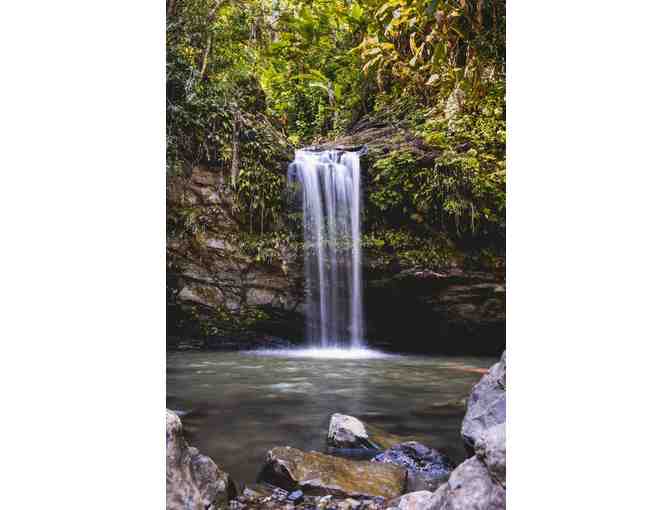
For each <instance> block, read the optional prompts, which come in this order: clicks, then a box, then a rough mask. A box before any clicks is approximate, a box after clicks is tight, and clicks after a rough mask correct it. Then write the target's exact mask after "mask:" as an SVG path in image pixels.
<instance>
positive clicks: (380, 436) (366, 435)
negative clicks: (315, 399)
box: [327, 413, 404, 450]
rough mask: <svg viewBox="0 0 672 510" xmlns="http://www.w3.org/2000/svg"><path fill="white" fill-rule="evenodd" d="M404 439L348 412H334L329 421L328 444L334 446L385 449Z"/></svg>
mask: <svg viewBox="0 0 672 510" xmlns="http://www.w3.org/2000/svg"><path fill="white" fill-rule="evenodd" d="M403 440H404V439H403V438H402V437H399V436H395V435H394V434H388V433H387V432H385V431H383V430H381V429H379V428H378V427H374V426H373V425H369V424H366V423H364V422H363V421H361V420H359V419H357V418H355V417H354V416H348V415H347V414H339V413H335V414H332V415H331V420H330V421H329V433H328V434H327V446H330V447H332V448H347V449H358V448H360V449H361V448H363V449H373V450H384V449H386V448H391V447H392V446H394V445H396V444H399V443H401V442H402V441H403Z"/></svg>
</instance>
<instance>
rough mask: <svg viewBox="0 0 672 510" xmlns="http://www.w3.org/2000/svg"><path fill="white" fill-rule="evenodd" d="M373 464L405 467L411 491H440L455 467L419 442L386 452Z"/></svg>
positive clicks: (404, 444)
mask: <svg viewBox="0 0 672 510" xmlns="http://www.w3.org/2000/svg"><path fill="white" fill-rule="evenodd" d="M372 462H384V463H388V464H394V465H397V466H401V467H404V468H406V469H407V470H408V486H407V489H408V490H410V491H421V490H429V491H434V490H436V489H438V487H439V485H441V484H442V483H444V482H445V481H447V480H448V477H449V476H450V472H451V469H452V467H453V465H452V463H451V462H450V460H449V459H448V458H447V457H446V456H445V455H443V454H442V453H441V452H439V451H438V450H435V449H433V448H429V447H427V446H425V445H423V444H422V443H418V442H417V441H407V442H405V443H401V444H398V445H395V446H393V447H392V448H389V449H387V450H385V451H384V452H383V453H381V454H379V455H377V456H375V457H374V458H373V459H372Z"/></svg>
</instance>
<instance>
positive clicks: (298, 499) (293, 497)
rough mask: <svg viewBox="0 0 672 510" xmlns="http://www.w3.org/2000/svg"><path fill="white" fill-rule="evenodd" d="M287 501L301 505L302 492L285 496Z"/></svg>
mask: <svg viewBox="0 0 672 510" xmlns="http://www.w3.org/2000/svg"><path fill="white" fill-rule="evenodd" d="M287 501H291V502H292V503H294V504H297V503H301V501H303V492H301V491H293V492H291V493H289V495H288V496H287Z"/></svg>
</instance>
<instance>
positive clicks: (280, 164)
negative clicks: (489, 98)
mask: <svg viewBox="0 0 672 510" xmlns="http://www.w3.org/2000/svg"><path fill="white" fill-rule="evenodd" d="M364 144H366V146H367V148H368V154H367V155H365V156H364V157H363V159H362V165H363V166H362V168H363V177H364V180H365V182H364V186H365V187H366V191H365V195H367V194H368V193H369V192H371V191H374V188H375V185H376V184H375V183H374V182H369V181H367V178H368V177H367V175H368V173H367V170H366V168H367V165H368V166H370V165H372V164H373V162H375V160H376V159H377V158H380V157H384V156H386V155H387V154H389V153H390V152H391V151H393V150H398V149H400V148H403V149H404V150H410V151H412V152H413V153H414V155H415V156H416V157H417V158H418V164H419V165H425V164H426V165H431V164H433V161H434V160H433V158H435V157H436V156H437V155H438V153H439V152H437V151H436V150H434V149H433V148H431V147H427V146H425V145H423V144H422V142H421V141H420V140H419V139H418V138H417V137H415V136H414V135H413V134H412V133H410V132H408V131H407V130H403V129H399V128H397V127H395V126H393V125H390V124H389V123H387V124H384V123H383V124H380V123H376V122H368V123H367V122H363V123H360V124H359V125H357V126H355V127H354V128H353V129H352V130H351V132H350V134H349V135H348V136H347V137H343V138H342V139H340V140H336V141H334V142H333V143H332V144H329V148H333V147H341V148H344V149H357V148H359V147H361V146H362V145H364ZM280 145H282V144H280ZM285 145H286V147H285V148H284V149H283V150H282V151H281V152H283V153H285V152H287V153H288V155H286V156H283V158H286V159H282V158H279V159H278V160H277V162H276V163H277V164H276V165H275V168H273V169H269V171H271V172H273V173H274V174H275V176H276V177H278V178H280V179H284V178H285V173H286V169H287V165H288V163H289V162H290V159H291V152H292V149H291V147H289V145H288V144H286V143H285ZM324 148H327V147H326V146H325V147H324ZM285 149H286V150H285ZM228 182H229V176H228V175H226V173H225V172H223V170H222V167H221V165H220V166H216V165H213V166H207V165H205V164H199V165H195V166H193V167H192V168H191V169H189V171H188V172H186V171H185V173H184V175H169V176H168V178H167V212H168V218H169V222H168V228H167V232H168V242H167V262H168V267H167V281H168V293H167V303H168V311H167V315H168V319H169V323H168V326H169V328H168V329H169V335H170V336H171V341H170V345H171V347H174V346H179V345H177V344H179V343H180V342H186V340H185V339H187V338H193V337H198V339H200V340H202V342H201V344H202V343H206V344H207V346H208V347H226V348H230V347H237V346H238V345H240V348H245V349H247V348H256V347H265V345H263V342H261V345H250V342H252V341H254V340H256V339H258V338H260V337H262V336H264V335H274V336H280V337H283V338H287V339H290V340H292V341H301V340H302V339H303V336H304V329H305V320H306V318H305V316H304V311H305V310H304V306H305V303H304V283H305V282H304V275H303V257H302V253H301V250H300V247H298V246H297V245H296V243H294V242H290V241H289V236H288V234H289V233H290V231H292V232H293V230H292V228H293V227H291V225H292V221H293V220H291V218H290V215H289V214H287V213H288V211H286V210H282V211H280V212H279V213H278V217H277V218H276V219H275V220H274V221H273V223H272V224H269V225H265V226H264V234H263V235H258V234H254V235H250V228H249V226H248V225H246V224H245V223H246V221H247V220H245V219H244V218H243V219H241V218H240V217H239V216H240V208H239V207H238V206H239V204H237V203H236V201H235V197H234V193H233V192H232V191H230V190H229V189H228V188H227V186H226V184H227V183H228ZM364 206H365V207H366V204H364ZM369 230H370V229H369V227H368V226H367V225H366V224H365V225H364V231H363V232H364V233H365V234H368V233H370V232H369ZM298 237H300V234H299V235H298ZM251 238H254V239H255V242H257V241H258V242H259V246H261V251H262V252H261V253H256V252H255V249H250V247H251V244H252V243H251V241H250V239H251ZM425 241H427V242H426V243H425V244H430V245H433V244H434V240H425ZM423 242H424V241H423ZM373 244H375V243H373ZM373 244H369V243H366V242H364V243H363V246H362V249H363V250H364V256H363V260H364V261H365V266H364V267H363V279H364V282H363V283H364V293H365V300H364V306H365V309H364V316H365V320H366V330H367V336H368V340H369V341H370V343H371V344H372V345H373V346H377V347H383V348H388V347H389V348H392V349H393V350H400V351H401V350H419V351H424V352H434V351H443V352H446V353H451V354H457V353H470V354H494V353H498V352H500V351H501V350H502V349H503V347H504V338H505V287H504V285H503V283H504V280H503V278H504V277H503V274H501V273H502V272H501V271H499V272H497V271H496V270H495V269H493V270H487V271H486V270H480V271H475V270H472V269H469V267H471V266H469V265H467V264H465V263H464V260H465V254H464V253H462V252H460V250H458V249H457V248H454V251H455V257H454V258H451V260H452V262H450V263H446V264H444V265H445V267H442V268H441V269H440V270H432V271H429V270H426V269H425V268H421V267H416V264H415V263H412V264H410V263H407V261H406V257H404V256H401V255H399V254H397V253H395V250H393V249H391V248H390V246H387V245H385V246H383V247H379V248H376V247H375V246H373ZM423 246H424V245H423ZM423 246H418V247H417V249H415V248H414V250H415V251H416V252H423V251H424V247H423ZM409 264H410V265H409ZM434 269H436V268H434ZM237 314H246V315H245V316H244V317H242V319H241V323H242V324H244V327H236V328H230V327H229V324H230V322H231V317H234V316H236V315H237ZM411 315H412V316H413V317H415V319H416V320H414V321H409V320H407V317H408V316H411ZM185 324H186V325H185ZM409 338H414V339H415V341H413V342H410V341H409ZM195 343H196V342H195ZM198 346H200V345H198Z"/></svg>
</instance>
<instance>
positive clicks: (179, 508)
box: [166, 410, 236, 510]
mask: <svg viewBox="0 0 672 510" xmlns="http://www.w3.org/2000/svg"><path fill="white" fill-rule="evenodd" d="M235 493H236V490H235V486H234V484H233V482H232V481H231V479H230V478H229V475H227V474H226V473H223V472H221V471H220V470H219V468H218V467H217V465H216V464H215V463H214V462H213V461H212V459H211V458H210V457H207V456H205V455H203V454H201V453H199V452H198V450H197V449H196V448H194V447H190V446H189V445H188V444H187V442H186V441H185V440H184V437H183V436H182V422H180V418H179V417H178V416H177V414H175V413H174V412H172V411H169V410H166V508H167V509H168V510H208V509H210V510H215V509H225V508H228V501H229V500H230V499H231V498H233V497H235Z"/></svg>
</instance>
